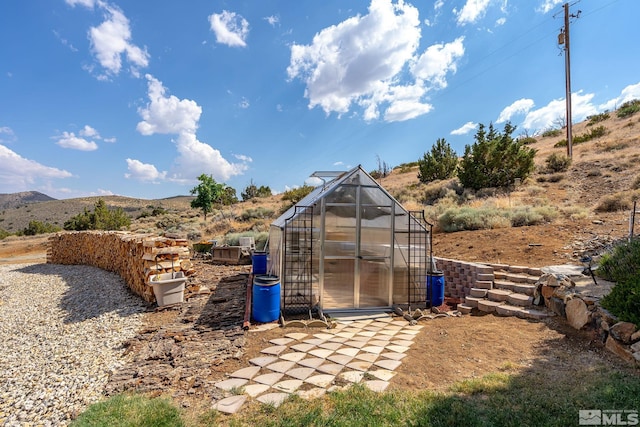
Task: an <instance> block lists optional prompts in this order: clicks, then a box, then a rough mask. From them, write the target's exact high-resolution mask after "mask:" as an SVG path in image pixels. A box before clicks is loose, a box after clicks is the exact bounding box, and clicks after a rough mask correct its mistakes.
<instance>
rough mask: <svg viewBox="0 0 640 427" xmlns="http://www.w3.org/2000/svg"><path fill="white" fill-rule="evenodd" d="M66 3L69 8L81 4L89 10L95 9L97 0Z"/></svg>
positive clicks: (75, 0)
mask: <svg viewBox="0 0 640 427" xmlns="http://www.w3.org/2000/svg"><path fill="white" fill-rule="evenodd" d="M65 2H66V3H67V4H68V5H69V6H75V5H77V4H79V5H81V6H84V7H88V8H93V6H94V4H95V0H65Z"/></svg>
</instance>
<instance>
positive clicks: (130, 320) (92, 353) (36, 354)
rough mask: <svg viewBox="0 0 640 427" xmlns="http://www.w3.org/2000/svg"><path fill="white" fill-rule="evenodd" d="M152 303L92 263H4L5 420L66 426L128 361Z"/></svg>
mask: <svg viewBox="0 0 640 427" xmlns="http://www.w3.org/2000/svg"><path fill="white" fill-rule="evenodd" d="M145 310H146V305H145V303H144V301H142V300H141V299H140V298H139V297H137V296H136V295H134V294H132V293H131V292H130V291H129V289H128V288H127V287H126V285H125V283H124V282H123V281H122V279H121V278H120V277H119V276H118V275H116V274H114V273H109V272H106V271H104V270H101V269H98V268H95V267H90V266H68V265H64V266H63V265H51V264H20V265H18V264H14V265H0V343H2V344H1V345H0V425H2V426H24V425H29V424H35V425H44V426H59V425H67V424H69V422H70V421H71V420H72V419H73V418H74V417H75V416H76V415H77V414H78V413H80V412H82V411H83V410H84V409H86V407H87V406H88V405H90V404H91V403H94V402H96V401H97V400H99V399H100V398H101V397H102V392H103V390H104V387H105V385H106V383H107V380H108V378H109V375H110V374H111V373H113V372H115V371H116V370H117V369H118V368H120V367H121V366H123V365H124V364H125V363H126V362H127V359H126V358H125V357H124V356H123V353H124V349H123V347H122V344H123V343H124V342H125V341H127V340H128V339H130V338H132V337H134V336H135V334H136V331H137V330H138V329H139V327H140V326H141V322H142V313H143V312H144V311H145Z"/></svg>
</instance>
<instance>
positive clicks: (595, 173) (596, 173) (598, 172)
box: [586, 168, 602, 178]
mask: <svg viewBox="0 0 640 427" xmlns="http://www.w3.org/2000/svg"><path fill="white" fill-rule="evenodd" d="M586 175H587V177H589V178H593V177H596V176H602V171H601V170H600V169H596V168H593V169H589V170H588V171H587V173H586Z"/></svg>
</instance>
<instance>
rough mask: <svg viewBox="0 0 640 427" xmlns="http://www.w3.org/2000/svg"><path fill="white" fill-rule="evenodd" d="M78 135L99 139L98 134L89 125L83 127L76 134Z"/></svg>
mask: <svg viewBox="0 0 640 427" xmlns="http://www.w3.org/2000/svg"><path fill="white" fill-rule="evenodd" d="M78 134H79V135H80V136H85V137H87V138H97V139H100V134H99V133H98V131H97V130H95V129H94V128H92V127H91V126H89V125H84V127H83V128H82V130H80V132H78Z"/></svg>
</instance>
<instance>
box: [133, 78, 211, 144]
mask: <svg viewBox="0 0 640 427" xmlns="http://www.w3.org/2000/svg"><path fill="white" fill-rule="evenodd" d="M146 78H147V80H148V88H149V91H148V95H149V103H148V104H147V105H146V107H145V108H139V109H138V114H140V116H141V117H142V121H141V122H139V123H138V125H137V127H136V129H137V130H138V132H140V133H141V134H142V135H153V134H154V133H161V134H179V133H182V132H189V133H195V132H196V129H197V128H198V121H199V120H200V115H201V114H202V107H200V106H199V105H198V104H197V103H196V102H195V101H192V100H190V99H179V98H178V97H176V96H174V95H170V96H165V92H166V89H165V88H164V86H163V85H162V82H160V81H159V80H157V79H156V78H155V77H153V76H151V75H150V74H147V75H146Z"/></svg>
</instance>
